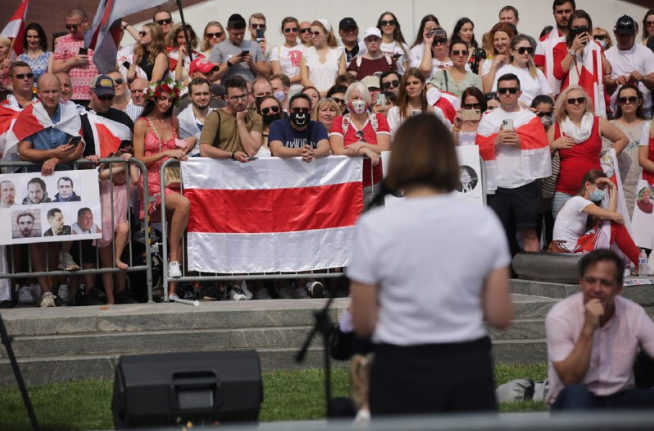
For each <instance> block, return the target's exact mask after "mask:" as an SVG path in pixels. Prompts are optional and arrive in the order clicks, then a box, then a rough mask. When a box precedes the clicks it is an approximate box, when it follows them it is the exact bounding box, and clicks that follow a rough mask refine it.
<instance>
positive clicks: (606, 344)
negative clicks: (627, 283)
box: [545, 249, 654, 412]
mask: <svg viewBox="0 0 654 431" xmlns="http://www.w3.org/2000/svg"><path fill="white" fill-rule="evenodd" d="M578 268H579V285H580V287H581V292H580V293H577V294H575V295H572V296H570V297H568V298H566V299H564V300H562V301H561V302H559V303H558V304H556V305H555V306H554V308H552V310H551V311H550V312H549V313H548V314H547V318H546V319H545V330H546V333H547V356H548V363H549V364H548V367H549V370H548V374H549V381H550V392H549V395H548V397H547V403H548V404H549V406H550V408H551V409H552V411H553V412H554V411H562V410H566V411H571V410H577V411H579V410H598V409H610V410H615V409H636V410H637V409H640V410H645V409H651V408H652V407H654V388H651V387H636V386H635V384H634V381H635V383H636V384H638V383H639V382H638V376H634V369H635V368H636V367H638V365H640V364H639V362H640V361H641V360H644V361H643V362H642V363H643V364H646V363H647V360H648V359H649V358H652V359H654V322H652V319H650V318H649V317H648V316H647V313H646V312H645V310H644V309H643V307H641V306H640V305H638V304H636V303H635V302H633V301H631V300H629V299H626V298H623V297H622V296H621V293H622V283H623V272H624V261H623V260H622V258H621V257H619V256H618V255H617V254H616V253H615V252H613V251H611V250H606V249H598V250H595V251H592V252H590V253H588V254H586V255H584V257H582V258H581V260H580V261H579V264H578ZM638 347H640V348H641V349H642V350H641V353H640V357H639V358H638V361H637V362H636V366H634V358H635V357H636V352H637V350H638ZM649 360H650V361H651V359H649ZM643 386H645V385H643Z"/></svg>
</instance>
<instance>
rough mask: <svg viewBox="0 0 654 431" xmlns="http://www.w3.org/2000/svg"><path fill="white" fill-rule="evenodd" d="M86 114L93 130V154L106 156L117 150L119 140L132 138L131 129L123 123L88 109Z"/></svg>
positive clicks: (101, 156)
mask: <svg viewBox="0 0 654 431" xmlns="http://www.w3.org/2000/svg"><path fill="white" fill-rule="evenodd" d="M86 116H87V118H88V119H89V124H90V125H91V130H92V131H93V141H94V142H95V153H94V154H96V155H98V156H100V158H103V159H104V158H107V157H109V155H110V154H111V153H115V152H116V151H118V148H120V144H121V142H123V141H131V140H132V131H131V130H129V127H127V126H126V125H124V124H123V123H119V122H118V121H114V120H110V119H109V118H106V117H102V116H100V115H98V114H96V113H95V112H93V111H88V112H87V113H86Z"/></svg>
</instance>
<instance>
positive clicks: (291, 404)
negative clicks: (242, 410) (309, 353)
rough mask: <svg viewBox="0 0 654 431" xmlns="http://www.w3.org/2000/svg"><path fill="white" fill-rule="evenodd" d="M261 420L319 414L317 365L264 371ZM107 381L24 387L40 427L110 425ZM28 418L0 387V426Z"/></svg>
mask: <svg viewBox="0 0 654 431" xmlns="http://www.w3.org/2000/svg"><path fill="white" fill-rule="evenodd" d="M495 376H496V380H497V384H502V383H506V382H508V381H511V380H515V379H520V378H530V379H532V380H543V379H544V378H546V376H547V367H546V365H544V364H539V365H531V366H518V365H505V364H499V365H498V366H497V367H496V370H495ZM263 381H264V391H265V394H264V402H263V405H262V406H261V416H260V419H261V421H262V422H268V421H280V420H311V419H323V418H324V417H325V408H324V388H323V373H322V371H320V370H305V371H276V372H272V373H265V374H264V375H263ZM349 385H350V384H349V375H348V372H347V370H346V369H343V368H336V369H334V370H333V373H332V396H334V397H339V396H340V397H342V396H348V395H349ZM112 393H113V381H104V380H83V381H73V382H68V383H58V384H49V385H36V386H31V387H29V394H30V398H31V399H32V403H33V405H34V410H35V411H36V416H37V419H38V421H39V425H40V426H41V429H42V430H43V431H59V430H97V429H112V428H113V418H112V414H111V396H112ZM545 409H546V407H545V405H544V404H543V403H535V402H533V401H525V402H521V403H511V404H503V405H502V406H501V411H502V412H517V411H519V412H528V411H542V410H545ZM29 429H31V428H30V423H29V418H28V417H27V411H26V410H25V407H24V405H23V401H22V398H21V396H20V392H19V391H18V389H17V388H0V430H12V431H21V430H29Z"/></svg>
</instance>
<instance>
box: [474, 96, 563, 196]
mask: <svg viewBox="0 0 654 431" xmlns="http://www.w3.org/2000/svg"><path fill="white" fill-rule="evenodd" d="M503 112H504V111H502V110H501V109H499V108H498V109H496V110H495V111H493V112H491V113H489V114H486V115H484V116H483V117H482V120H481V122H480V123H479V128H478V129H477V138H476V140H475V143H476V144H477V145H478V146H479V155H480V156H481V158H482V159H484V162H485V164H486V180H487V185H488V190H497V164H496V162H495V138H496V137H497V134H498V133H499V131H500V126H501V125H502V120H503V119H504V116H503ZM512 118H513V127H514V129H515V131H516V133H517V134H518V137H519V138H520V154H521V157H522V169H523V174H524V179H525V180H535V179H538V178H545V177H549V176H550V175H552V158H551V154H550V146H549V143H548V140H547V135H546V134H545V128H544V127H543V123H542V122H541V121H540V118H538V117H537V116H536V115H534V114H533V113H532V112H531V111H529V110H527V109H522V110H521V111H520V112H519V115H518V117H517V118H516V117H515V116H514V117H512Z"/></svg>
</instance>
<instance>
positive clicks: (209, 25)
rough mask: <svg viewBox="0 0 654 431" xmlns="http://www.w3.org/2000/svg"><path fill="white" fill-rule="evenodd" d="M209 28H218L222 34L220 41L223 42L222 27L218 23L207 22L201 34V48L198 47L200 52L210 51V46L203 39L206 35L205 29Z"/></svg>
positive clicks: (223, 32)
mask: <svg viewBox="0 0 654 431" xmlns="http://www.w3.org/2000/svg"><path fill="white" fill-rule="evenodd" d="M209 27H220V32H221V33H222V34H223V35H222V40H225V29H224V28H223V25H222V24H221V23H219V22H218V21H209V22H208V23H207V25H205V26H204V31H203V32H202V46H201V47H200V51H202V52H205V51H208V50H209V49H211V44H210V43H209V41H208V40H207V38H206V37H204V36H205V35H206V34H207V29H208V28H209Z"/></svg>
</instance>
